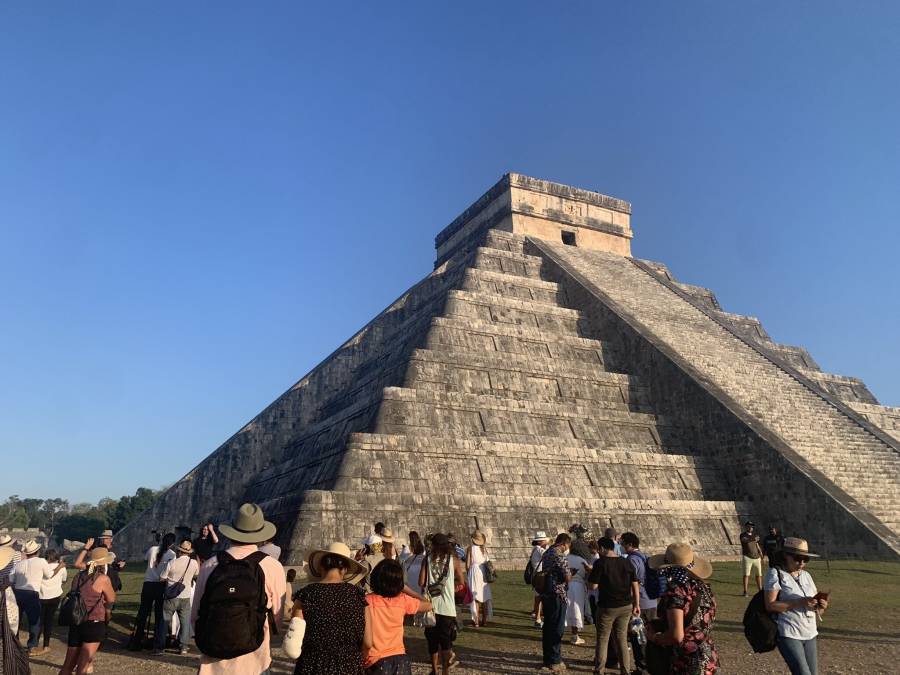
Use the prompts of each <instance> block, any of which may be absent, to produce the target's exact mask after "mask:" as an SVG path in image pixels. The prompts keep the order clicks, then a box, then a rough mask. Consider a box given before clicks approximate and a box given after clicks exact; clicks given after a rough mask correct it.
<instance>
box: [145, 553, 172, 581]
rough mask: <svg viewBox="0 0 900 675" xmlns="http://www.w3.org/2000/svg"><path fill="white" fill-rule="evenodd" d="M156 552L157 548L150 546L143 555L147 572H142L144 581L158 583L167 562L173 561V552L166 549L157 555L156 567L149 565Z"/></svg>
mask: <svg viewBox="0 0 900 675" xmlns="http://www.w3.org/2000/svg"><path fill="white" fill-rule="evenodd" d="M158 550H159V546H151V547H150V548H148V549H147V553H145V554H144V560H146V561H147V571H146V572H144V581H159V580H160V577H161V575H162V573H163V572H165V570H166V565H167V564H168V563H169V561H171V560H174V559H175V552H174V551H172V550H170V549H166V550H165V551H164V552H163V553H160V554H159V559H158V560H157V561H156V565H151V564H150V563H151V562H153V558H154V557H155V556H156V552H157V551H158Z"/></svg>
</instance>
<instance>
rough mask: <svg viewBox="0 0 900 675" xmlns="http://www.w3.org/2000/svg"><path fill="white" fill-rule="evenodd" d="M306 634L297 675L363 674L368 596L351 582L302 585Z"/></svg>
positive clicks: (295, 673)
mask: <svg viewBox="0 0 900 675" xmlns="http://www.w3.org/2000/svg"><path fill="white" fill-rule="evenodd" d="M299 598H300V602H301V603H302V605H303V618H304V619H305V620H306V634H305V635H304V636H303V651H302V652H301V653H300V658H299V659H297V666H296V667H295V668H294V675H363V673H364V672H365V671H364V670H363V656H362V644H363V633H364V631H365V628H366V614H365V612H366V605H367V604H368V603H366V597H365V594H364V593H363V592H362V590H361V589H359V588H357V587H356V586H351V585H350V584H321V583H318V584H310V585H309V586H306V587H304V588H301V589H300V592H299Z"/></svg>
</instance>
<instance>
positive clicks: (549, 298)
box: [461, 267, 560, 306]
mask: <svg viewBox="0 0 900 675" xmlns="http://www.w3.org/2000/svg"><path fill="white" fill-rule="evenodd" d="M461 289H462V290H465V291H471V292H477V293H485V294H487V295H498V296H501V297H509V298H513V299H516V300H522V301H525V302H531V303H537V304H546V305H552V306H559V305H560V291H559V286H558V285H557V284H555V283H553V282H550V281H541V280H540V279H531V278H528V277H517V276H513V275H511V274H500V273H498V272H489V271H486V270H481V269H478V268H476V267H470V268H469V269H467V270H466V271H465V273H464V274H463V280H462V285H461Z"/></svg>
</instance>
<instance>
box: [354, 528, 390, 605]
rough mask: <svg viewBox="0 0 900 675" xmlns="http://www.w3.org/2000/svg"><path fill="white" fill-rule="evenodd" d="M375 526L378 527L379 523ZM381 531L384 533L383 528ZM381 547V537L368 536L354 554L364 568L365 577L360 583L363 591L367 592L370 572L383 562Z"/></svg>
mask: <svg viewBox="0 0 900 675" xmlns="http://www.w3.org/2000/svg"><path fill="white" fill-rule="evenodd" d="M377 524H378V525H380V524H381V523H377ZM381 531H382V532H384V527H382V528H381ZM382 547H383V542H382V541H381V535H378V534H370V535H369V536H368V537H366V538H365V539H363V542H362V548H361V549H360V550H359V551H357V553H356V560H357V561H359V562H361V563H363V564H364V565H365V566H366V576H365V578H364V579H363V582H362V586H363V590H366V591H368V590H369V588H370V586H369V584H370V575H371V574H372V570H374V569H375V567H376V566H377V565H378V563H380V562H381V561H382V560H384V554H383V553H382V550H383V548H382Z"/></svg>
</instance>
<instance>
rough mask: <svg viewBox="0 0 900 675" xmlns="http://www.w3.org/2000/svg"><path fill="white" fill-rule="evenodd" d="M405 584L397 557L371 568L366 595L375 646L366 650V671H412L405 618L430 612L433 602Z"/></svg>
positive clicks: (403, 674) (388, 674)
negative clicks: (409, 590)
mask: <svg viewBox="0 0 900 675" xmlns="http://www.w3.org/2000/svg"><path fill="white" fill-rule="evenodd" d="M382 536H383V535H382ZM405 585H406V583H405V575H404V572H403V567H402V566H401V565H400V563H398V562H397V561H395V560H390V559H386V560H383V561H381V562H380V563H378V567H376V568H375V569H374V570H372V592H371V593H369V594H368V595H367V596H366V602H368V605H369V606H368V613H369V620H370V623H371V632H372V646H371V647H370V648H369V649H368V650H367V651H366V653H365V667H366V675H412V670H411V668H410V663H409V659H408V658H407V656H406V648H405V647H404V645H403V620H404V618H405V617H406V616H409V615H414V614H419V613H422V612H430V611H431V602H430V601H429V600H420V599H418V598H413V597H411V596H409V595H407V594H406V593H404V587H405Z"/></svg>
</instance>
